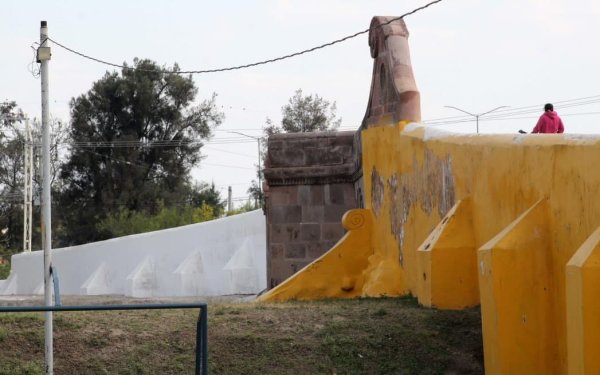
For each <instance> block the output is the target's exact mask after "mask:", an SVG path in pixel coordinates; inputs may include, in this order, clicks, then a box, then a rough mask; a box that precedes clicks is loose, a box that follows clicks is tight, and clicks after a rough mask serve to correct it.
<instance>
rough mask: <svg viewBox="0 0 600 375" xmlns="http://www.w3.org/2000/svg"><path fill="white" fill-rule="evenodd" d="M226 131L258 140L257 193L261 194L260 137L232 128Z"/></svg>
mask: <svg viewBox="0 0 600 375" xmlns="http://www.w3.org/2000/svg"><path fill="white" fill-rule="evenodd" d="M226 132H227V133H234V134H239V135H243V136H244V137H248V138H252V139H256V141H257V142H258V193H259V196H260V195H262V178H261V169H260V137H255V136H253V135H248V134H244V133H240V132H236V131H233V130H227V131H226Z"/></svg>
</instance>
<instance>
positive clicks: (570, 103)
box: [423, 95, 600, 126]
mask: <svg viewBox="0 0 600 375" xmlns="http://www.w3.org/2000/svg"><path fill="white" fill-rule="evenodd" d="M588 98H598V99H594V100H585V99H588ZM576 101H578V102H576ZM556 103H557V104H558V103H566V104H563V105H560V106H557V108H559V109H563V108H572V107H579V106H583V105H590V104H597V103H600V95H596V96H593V97H584V98H579V99H570V100H564V101H560V102H556ZM538 107H539V106H526V107H517V108H513V109H510V110H508V109H507V110H502V111H498V112H501V113H498V114H496V113H494V114H491V115H488V116H482V117H480V118H479V121H490V120H501V119H506V120H511V119H519V117H514V116H521V115H526V114H531V113H538V112H539V108H538ZM528 108H535V109H528ZM502 112H503V113H502ZM571 115H574V114H562V115H561V116H571ZM457 117H458V118H457ZM457 117H453V118H456V119H455V120H451V119H449V120H447V121H442V120H441V119H439V120H437V121H433V120H429V121H423V123H425V124H427V125H429V126H442V125H451V124H458V123H463V122H472V121H474V119H473V117H472V116H457ZM538 117H539V116H538Z"/></svg>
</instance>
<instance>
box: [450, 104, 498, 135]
mask: <svg viewBox="0 0 600 375" xmlns="http://www.w3.org/2000/svg"><path fill="white" fill-rule="evenodd" d="M444 107H446V108H452V109H456V110H457V111H461V112H462V113H466V114H467V115H471V116H473V117H475V124H476V125H475V126H476V131H477V133H478V134H479V118H480V117H481V116H483V115H487V114H488V113H492V112H494V111H496V110H498V109H500V108H508V106H507V105H503V106H500V107H496V108H494V109H491V110H489V111H487V112H483V113H471V112H467V111H465V110H463V109H460V108H456V107H452V106H451V105H445V106H444Z"/></svg>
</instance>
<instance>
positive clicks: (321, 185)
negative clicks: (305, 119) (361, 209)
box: [265, 132, 357, 288]
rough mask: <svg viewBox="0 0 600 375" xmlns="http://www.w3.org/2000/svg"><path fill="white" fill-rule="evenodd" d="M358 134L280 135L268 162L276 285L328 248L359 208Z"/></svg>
mask: <svg viewBox="0 0 600 375" xmlns="http://www.w3.org/2000/svg"><path fill="white" fill-rule="evenodd" d="M353 142H354V132H319V133H299V134H279V135H274V136H272V137H270V138H269V141H268V154H267V158H266V161H265V179H266V185H267V188H266V190H265V191H266V216H267V247H268V258H267V280H268V282H269V287H271V288H272V287H274V286H276V285H278V284H279V283H281V282H282V281H283V280H285V279H287V278H288V277H290V276H291V275H293V274H294V273H295V272H297V271H298V270H300V269H302V268H303V267H304V266H306V265H307V264H309V263H310V262H312V261H313V260H315V259H317V258H318V257H320V256H321V255H322V254H323V253H325V252H326V251H327V250H329V249H330V248H331V247H332V246H333V245H334V244H335V243H336V242H337V241H338V240H339V239H340V238H341V237H342V236H343V235H344V228H343V227H342V224H341V219H342V215H343V214H344V213H345V212H346V211H348V210H349V209H352V208H356V207H357V200H356V195H355V192H354V183H353V182H354V180H355V170H356V165H355V163H354V160H355V159H354V158H355V156H354V151H353Z"/></svg>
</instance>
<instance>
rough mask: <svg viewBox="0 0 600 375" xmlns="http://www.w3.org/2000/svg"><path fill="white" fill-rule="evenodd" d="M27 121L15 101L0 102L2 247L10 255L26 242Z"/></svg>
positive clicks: (0, 228)
mask: <svg viewBox="0 0 600 375" xmlns="http://www.w3.org/2000/svg"><path fill="white" fill-rule="evenodd" d="M24 118H25V115H24V114H23V112H22V111H21V110H20V109H19V107H18V106H17V104H16V103H15V102H4V103H0V246H1V247H2V248H3V249H4V251H8V252H16V251H17V249H18V248H21V247H22V241H23V144H24V142H25V138H24V134H23V132H22V131H21V130H20V129H19V126H20V124H21V122H22V121H23V119H24Z"/></svg>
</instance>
